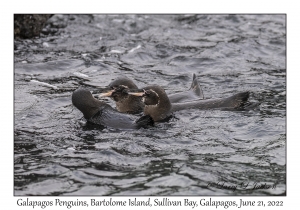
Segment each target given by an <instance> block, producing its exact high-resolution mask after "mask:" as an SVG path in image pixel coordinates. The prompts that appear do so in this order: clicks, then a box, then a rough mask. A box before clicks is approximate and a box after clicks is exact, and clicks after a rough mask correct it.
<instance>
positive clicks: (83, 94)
mask: <svg viewBox="0 0 300 210" xmlns="http://www.w3.org/2000/svg"><path fill="white" fill-rule="evenodd" d="M72 103H73V105H74V106H75V107H76V108H77V109H79V110H80V111H81V112H82V113H83V116H84V118H85V119H86V120H87V121H88V122H91V123H94V124H97V125H103V126H106V127H110V128H117V129H138V128H141V127H143V128H146V127H148V126H150V125H153V120H152V119H151V117H149V116H148V117H141V118H139V117H137V116H134V115H129V114H125V113H120V112H118V111H117V110H115V109H113V108H112V107H111V106H110V105H108V104H106V103H104V102H101V101H99V100H97V99H95V98H94V97H93V96H92V94H91V92H90V91H88V90H86V89H83V88H79V89H77V90H75V91H74V92H73V94H72Z"/></svg>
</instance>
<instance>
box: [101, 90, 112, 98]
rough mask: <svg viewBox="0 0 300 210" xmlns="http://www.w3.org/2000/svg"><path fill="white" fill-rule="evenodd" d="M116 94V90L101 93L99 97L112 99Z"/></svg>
mask: <svg viewBox="0 0 300 210" xmlns="http://www.w3.org/2000/svg"><path fill="white" fill-rule="evenodd" d="M114 92H115V90H110V91H108V92H106V93H101V94H100V95H99V97H111V95H112V94H113V93H114Z"/></svg>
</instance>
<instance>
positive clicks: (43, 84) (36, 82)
mask: <svg viewBox="0 0 300 210" xmlns="http://www.w3.org/2000/svg"><path fill="white" fill-rule="evenodd" d="M30 82H32V83H35V84H38V85H42V86H46V87H50V88H53V89H58V87H56V86H55V85H50V84H48V83H46V82H40V81H37V80H34V79H33V80H30Z"/></svg>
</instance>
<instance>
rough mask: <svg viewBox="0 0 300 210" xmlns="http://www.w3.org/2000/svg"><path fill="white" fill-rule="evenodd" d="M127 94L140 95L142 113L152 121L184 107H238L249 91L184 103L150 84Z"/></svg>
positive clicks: (243, 102)
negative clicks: (172, 98)
mask: <svg viewBox="0 0 300 210" xmlns="http://www.w3.org/2000/svg"><path fill="white" fill-rule="evenodd" d="M127 93H128V94H129V95H133V96H137V97H142V101H143V103H144V104H145V107H144V115H150V116H151V117H152V119H153V120H154V121H162V120H164V119H165V118H167V117H168V116H170V115H171V113H172V112H175V111H179V110H184V109H202V110H203V109H218V108H222V109H228V110H234V109H239V108H240V107H241V106H243V105H244V104H245V102H246V101H247V100H248V98H249V92H248V91H247V92H241V93H237V94H235V95H233V96H231V97H227V98H218V99H208V100H197V101H191V102H184V103H173V104H172V103H171V102H170V100H169V98H168V96H167V94H166V92H165V90H164V89H163V88H162V87H160V86H158V85H152V86H148V87H145V88H143V89H142V90H141V89H140V90H129V91H128V92H127Z"/></svg>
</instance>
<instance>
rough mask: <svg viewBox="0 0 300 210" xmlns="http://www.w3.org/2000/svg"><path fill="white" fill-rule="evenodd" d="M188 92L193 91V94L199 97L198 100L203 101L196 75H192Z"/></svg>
mask: <svg viewBox="0 0 300 210" xmlns="http://www.w3.org/2000/svg"><path fill="white" fill-rule="evenodd" d="M190 90H193V92H194V93H195V95H197V96H198V97H199V99H204V95H203V91H202V88H201V86H200V84H199V82H198V80H197V78H196V74H195V73H194V74H193V81H192V85H191V87H190Z"/></svg>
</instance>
